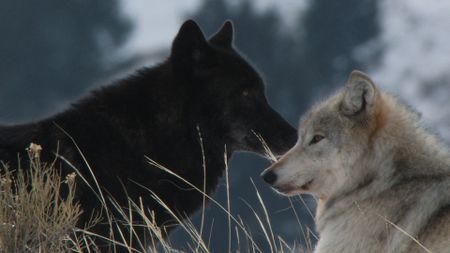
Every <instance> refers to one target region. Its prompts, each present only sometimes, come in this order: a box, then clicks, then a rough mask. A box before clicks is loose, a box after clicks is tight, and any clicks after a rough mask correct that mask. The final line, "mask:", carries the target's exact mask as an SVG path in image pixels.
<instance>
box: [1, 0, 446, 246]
mask: <svg viewBox="0 0 450 253" xmlns="http://www.w3.org/2000/svg"><path fill="white" fill-rule="evenodd" d="M449 12H450V1H445V0H435V1H432V2H429V1H420V0H397V1H389V0H378V1H377V0H341V1H326V0H314V1H312V0H283V1H270V0H246V1H245V0H244V1H238V0H230V1H225V0H186V1H175V0H172V1H157V0H133V1H125V0H122V1H120V0H112V1H101V0H91V1H79V0H65V1H59V0H46V1H23V0H3V1H2V6H1V8H0V33H1V35H0V123H1V124H10V123H18V122H24V121H30V120H37V119H40V118H42V117H45V116H47V115H49V114H51V113H55V112H57V111H61V110H62V109H64V107H66V106H67V105H68V104H69V103H70V101H73V100H74V99H76V98H77V97H79V96H82V95H83V94H85V93H86V92H87V91H88V90H90V89H93V88H95V87H96V86H99V85H105V84H108V82H109V81H111V80H113V79H114V78H118V77H123V76H124V75H127V73H131V72H132V71H133V70H135V69H137V68H139V67H141V66H151V65H153V64H155V63H158V62H160V61H162V60H164V59H165V58H166V57H167V56H168V53H169V50H170V44H171V40H172V39H173V38H174V36H175V35H176V33H177V31H178V28H179V26H180V25H181V23H182V22H183V21H184V20H186V19H188V18H192V19H194V20H196V21H197V22H198V23H199V24H200V25H201V27H202V29H203V31H204V32H205V34H206V35H208V36H209V35H211V34H212V33H213V32H215V31H216V30H217V29H218V28H219V27H220V26H221V24H222V23H223V22H224V20H226V19H231V20H232V21H233V22H234V25H235V32H236V33H235V45H236V47H237V48H238V49H239V50H240V52H242V53H243V54H244V55H245V56H246V57H247V58H248V59H249V60H250V61H251V62H252V63H253V64H254V65H255V66H256V67H257V68H258V69H259V70H260V72H261V73H262V75H263V76H264V79H265V81H266V93H267V96H268V99H269V101H270V103H271V104H272V106H273V107H274V108H275V109H276V110H278V111H279V112H280V113H281V114H282V115H283V116H284V117H285V118H286V119H288V120H289V121H290V122H291V123H292V124H293V125H294V126H297V125H298V119H299V117H300V116H301V115H302V113H303V112H305V110H307V108H308V107H309V106H310V105H311V104H313V103H314V101H316V100H317V99H319V98H322V97H324V96H327V95H329V94H331V93H332V92H333V91H335V90H336V89H338V88H339V87H341V86H342V85H343V84H344V82H345V80H346V78H347V76H348V74H349V73H350V71H351V70H352V69H360V70H363V71H365V72H367V73H369V74H370V75H371V76H372V77H373V79H374V81H375V82H376V83H377V84H379V85H380V86H381V87H382V88H383V89H385V90H387V91H389V92H391V93H393V94H395V95H396V96H398V97H399V98H400V99H401V100H403V101H406V102H407V103H408V104H410V105H411V106H412V108H414V109H415V110H417V111H418V112H419V113H420V114H421V115H422V119H423V121H424V124H425V125H426V126H427V127H428V128H430V129H431V130H432V131H434V132H436V133H437V134H438V135H440V136H441V137H443V138H444V139H445V140H446V141H447V142H448V141H449V140H450V101H449V99H448V98H449V95H450V43H449V41H450V15H448V13H449ZM267 165H268V162H267V161H265V160H264V159H262V158H260V157H257V156H254V155H251V154H238V155H236V156H234V158H233V159H232V161H231V165H230V187H231V189H230V198H231V210H232V213H233V214H234V215H236V216H239V217H241V218H242V219H243V220H244V221H245V223H246V224H248V227H249V230H250V231H251V232H252V233H253V235H254V238H255V240H256V241H258V242H259V243H260V244H261V247H262V248H263V249H267V250H268V247H269V245H268V244H267V243H266V242H264V241H265V239H263V238H264V235H263V231H262V230H261V229H260V228H258V227H259V225H258V220H257V218H256V217H255V212H256V213H257V214H259V215H262V216H264V213H263V210H262V209H261V207H260V204H259V201H258V198H257V193H256V190H255V187H256V188H257V189H258V190H259V192H260V194H261V195H262V198H263V200H264V202H265V203H266V206H267V208H268V210H267V211H268V213H269V216H270V218H271V222H272V228H273V229H274V233H275V234H276V235H278V236H280V237H281V238H283V240H284V241H285V242H286V244H287V245H290V246H292V245H297V246H298V247H299V248H301V247H304V238H305V237H313V236H312V235H311V233H312V232H308V231H313V230H314V227H313V219H312V217H311V215H310V214H309V211H308V209H307V208H305V205H308V206H309V208H310V209H311V211H312V212H313V211H314V200H312V199H311V198H310V197H308V196H304V197H303V199H300V198H292V199H288V198H285V197H281V196H278V195H276V194H275V193H274V192H272V191H271V190H270V189H269V188H268V187H267V186H266V185H264V184H263V183H262V181H261V180H260V178H259V174H260V172H261V171H262V169H263V168H265V167H266V166H267ZM250 179H253V181H254V185H253V184H252V183H251V180H250ZM214 198H216V199H218V200H219V201H220V202H221V203H224V204H225V205H226V189H225V183H224V181H222V183H221V184H220V186H219V188H218V191H217V192H216V194H215V195H214ZM250 207H252V208H253V209H254V210H255V211H253V210H252V208H250ZM294 211H295V212H294ZM206 212H207V213H206V217H207V218H206V224H207V230H206V231H205V238H206V240H207V241H210V248H211V251H212V252H224V249H226V247H227V242H228V240H227V238H228V225H227V215H226V214H224V213H223V212H222V211H221V210H220V209H219V208H217V207H214V206H213V205H209V206H208V208H207V210H206ZM296 214H298V217H299V219H298V220H299V221H300V223H301V224H302V225H299V222H298V220H297V218H296ZM198 216H199V215H198V214H197V215H196V216H194V218H193V221H194V223H196V224H198ZM241 239H242V238H241ZM170 240H171V242H172V244H173V245H174V246H175V247H177V248H179V249H184V250H187V251H189V250H188V246H187V245H186V243H187V242H188V241H189V240H188V239H187V237H186V234H185V233H184V232H183V231H181V230H178V231H176V232H175V233H174V234H173V235H172V236H171V238H170ZM313 241H314V239H313ZM244 244H245V243H242V242H239V241H238V240H237V239H236V236H233V247H234V248H235V249H237V248H238V247H244V246H242V245H244ZM239 245H240V246H239Z"/></svg>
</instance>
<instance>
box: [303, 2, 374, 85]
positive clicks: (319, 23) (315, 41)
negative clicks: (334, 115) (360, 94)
mask: <svg viewBox="0 0 450 253" xmlns="http://www.w3.org/2000/svg"><path fill="white" fill-rule="evenodd" d="M377 10H378V5H377V1H376V0H343V1H331V2H330V1H326V0H315V1H311V5H310V7H309V8H308V11H307V12H305V15H303V16H301V17H300V21H299V27H300V28H301V29H302V31H303V32H302V33H298V35H299V36H300V38H299V39H298V40H299V41H301V42H302V43H301V45H300V46H299V47H298V48H299V52H298V56H297V58H298V59H297V60H298V61H299V62H298V65H300V66H302V69H301V75H302V78H303V79H304V82H306V83H311V84H315V85H317V86H319V87H323V86H330V85H331V86H336V85H338V86H339V85H342V82H343V80H344V79H345V78H346V77H347V76H348V74H349V72H350V71H351V70H352V69H354V68H362V69H364V66H365V64H366V63H364V62H360V61H358V60H357V57H356V55H355V49H358V48H359V47H361V46H363V45H365V43H367V42H369V41H370V40H371V39H373V38H375V37H377V35H378V33H379V26H378V22H377Z"/></svg>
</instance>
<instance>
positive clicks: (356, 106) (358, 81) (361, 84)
mask: <svg viewBox="0 0 450 253" xmlns="http://www.w3.org/2000/svg"><path fill="white" fill-rule="evenodd" d="M377 96H378V89H377V87H376V86H375V84H374V83H373V81H372V80H371V79H370V77H369V76H367V75H366V74H364V73H363V72H361V71H358V70H353V71H352V73H351V74H350V77H349V78H348V81H347V84H346V86H345V91H344V97H343V99H342V103H341V111H342V113H343V114H344V115H346V116H354V115H357V114H359V113H361V112H370V111H371V109H372V108H373V107H374V103H375V100H376V97H377Z"/></svg>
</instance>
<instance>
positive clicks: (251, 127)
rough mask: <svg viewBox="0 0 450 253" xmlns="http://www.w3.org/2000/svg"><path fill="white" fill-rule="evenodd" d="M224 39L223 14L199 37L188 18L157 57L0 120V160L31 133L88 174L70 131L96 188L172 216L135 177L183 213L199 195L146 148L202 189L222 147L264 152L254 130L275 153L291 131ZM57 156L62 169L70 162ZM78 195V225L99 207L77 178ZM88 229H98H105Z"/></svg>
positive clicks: (228, 31) (49, 151) (160, 217)
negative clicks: (213, 29) (78, 94)
mask: <svg viewBox="0 0 450 253" xmlns="http://www.w3.org/2000/svg"><path fill="white" fill-rule="evenodd" d="M232 41H233V27H232V24H231V22H225V24H224V25H223V27H222V28H221V29H220V30H219V31H218V32H217V33H216V34H215V35H214V36H212V37H211V38H210V39H209V40H206V39H205V37H204V35H203V33H202V32H201V30H200V28H199V27H198V26H197V24H196V23H195V22H194V21H186V22H185V23H184V24H183V25H182V26H181V28H180V30H179V32H178V34H177V36H176V38H175V39H174V41H173V44H172V49H171V54H170V56H169V58H168V59H167V60H166V61H164V62H163V63H162V64H160V65H157V66H155V67H151V68H144V69H141V70H139V71H137V72H136V73H135V74H134V75H132V76H129V77H127V78H125V79H123V80H120V81H118V82H116V83H114V84H112V85H109V86H106V87H103V88H101V89H98V90H95V91H93V92H92V93H91V94H90V95H88V96H87V97H85V98H83V99H81V100H79V101H78V102H75V103H74V104H72V105H71V106H70V107H69V108H68V109H67V110H65V111H63V112H61V113H58V114H56V115H54V116H51V117H49V118H47V119H44V120H41V121H38V122H33V123H29V124H22V125H14V126H2V127H0V160H2V161H4V162H9V163H10V164H11V165H12V167H13V166H14V165H15V164H16V163H17V153H24V148H25V147H26V146H28V145H29V143H30V142H34V143H38V144H40V145H42V146H43V148H44V153H43V154H42V159H43V160H51V159H53V158H54V152H56V149H57V146H58V148H59V150H58V153H59V154H60V155H61V156H63V157H65V158H66V159H67V160H68V161H69V162H70V163H71V164H73V165H74V166H75V167H77V168H79V170H80V172H81V174H83V175H84V176H85V177H87V178H88V177H89V172H88V168H87V165H86V163H85V162H84V160H83V158H82V157H81V155H80V153H79V152H78V151H77V149H76V147H75V145H74V143H73V142H72V140H71V138H70V137H72V138H73V139H74V140H75V142H76V144H77V145H78V147H79V149H80V150H81V151H82V153H83V154H84V156H85V158H86V160H87V161H88V162H89V165H90V167H91V168H92V170H93V172H94V174H95V177H96V178H97V180H98V183H99V185H100V186H101V188H102V189H103V190H104V191H105V192H107V193H108V194H110V196H113V197H114V198H115V199H116V200H117V201H118V203H119V204H120V205H122V206H127V203H128V202H127V197H126V196H129V197H130V198H131V199H132V200H133V201H136V202H138V200H139V197H142V199H143V203H144V204H145V205H146V207H147V208H148V209H150V210H153V211H154V213H155V215H156V221H157V223H158V224H159V225H166V224H169V223H170V222H169V221H170V220H171V219H172V217H171V216H170V215H169V214H168V213H167V212H166V211H165V210H164V209H163V208H162V207H161V206H160V205H159V204H157V203H156V202H155V201H154V199H153V198H152V197H151V194H150V192H149V191H148V190H146V189H143V186H144V187H146V188H148V189H150V190H151V191H153V192H154V193H155V194H157V195H158V196H159V197H160V198H161V199H162V200H163V201H164V202H165V203H166V204H167V205H168V206H169V207H170V208H171V209H173V210H175V212H176V213H179V214H182V215H189V214H191V213H192V212H193V211H195V210H196V209H197V208H198V207H200V206H201V205H202V195H201V194H199V193H198V192H196V191H194V190H192V189H189V188H190V187H189V186H188V185H186V184H185V183H183V182H181V181H180V180H179V179H177V178H176V177H174V176H171V175H170V174H168V173H167V172H164V171H162V170H160V169H158V168H156V167H154V166H152V165H150V164H149V163H148V161H147V160H146V159H145V156H147V157H149V158H151V159H153V160H155V161H157V162H158V163H160V164H162V165H164V166H165V167H167V168H169V169H170V170H171V171H173V172H174V173H176V174H178V175H180V176H181V177H183V178H185V179H187V180H188V181H190V182H191V183H192V184H194V185H195V186H197V187H198V188H200V189H203V187H204V185H203V181H204V177H206V179H205V180H206V186H205V187H206V191H207V193H211V192H212V191H213V190H214V188H215V186H216V185H217V182H218V180H219V179H220V177H221V175H222V173H223V171H224V168H225V163H224V154H225V153H226V155H227V157H231V155H232V154H233V153H234V152H235V151H251V152H255V153H258V154H263V153H264V149H263V146H262V145H261V143H260V141H259V140H258V138H256V136H255V134H254V133H253V132H256V133H259V134H260V135H261V136H262V137H263V138H264V139H265V141H266V142H267V144H268V146H269V147H270V148H271V150H272V151H273V152H274V153H275V154H278V155H281V154H283V153H284V152H285V151H287V150H288V149H289V148H290V147H291V146H293V145H294V143H295V142H296V139H297V134H296V130H295V129H294V128H292V127H291V126H290V125H289V124H288V123H287V122H286V121H285V120H283V119H282V118H281V117H280V115H279V114H277V113H276V112H275V111H274V110H273V109H272V108H271V107H270V106H269V105H268V103H267V101H266V98H265V95H264V85H263V81H262V80H261V78H260V76H259V75H258V73H257V72H256V71H255V70H254V68H252V66H251V65H250V64H249V63H248V62H247V61H246V60H244V59H243V58H242V56H240V55H239V53H238V52H237V51H236V50H235V49H234V48H233V46H232ZM63 130H64V131H63ZM199 133H200V134H201V137H202V138H201V139H202V141H201V143H200V138H199ZM69 136H70V137H69ZM200 144H202V145H203V152H204V157H205V164H206V175H204V169H203V161H202V160H203V159H202V148H201V145H200ZM24 156H25V154H22V157H24ZM61 164H62V175H64V174H66V173H69V172H72V171H73V170H72V169H71V168H70V167H69V166H66V165H64V163H61ZM79 182H80V184H82V183H81V181H79ZM125 191H126V194H125ZM77 196H78V199H79V201H80V203H81V205H82V207H83V209H84V210H85V215H84V216H83V217H82V219H81V222H80V223H81V224H82V223H83V222H86V219H87V218H88V217H89V216H90V214H91V213H92V212H93V211H94V210H97V209H98V210H99V209H100V208H101V207H100V202H99V201H98V200H97V199H96V198H95V197H94V196H93V193H92V192H91V190H88V189H87V188H86V187H83V186H80V187H78V192H77ZM81 224H80V225H81ZM99 227H101V226H100V225H99ZM102 229H103V230H104V231H102ZM167 230H170V228H167ZM94 231H96V232H100V233H103V234H104V235H105V236H107V232H106V230H105V228H94ZM105 233H106V234H105Z"/></svg>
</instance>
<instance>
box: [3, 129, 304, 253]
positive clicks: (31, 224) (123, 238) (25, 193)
mask: <svg viewBox="0 0 450 253" xmlns="http://www.w3.org/2000/svg"><path fill="white" fill-rule="evenodd" d="M199 139H200V144H201V145H200V146H201V148H202V151H203V144H202V139H201V133H200V130H199ZM74 143H75V142H74ZM75 145H76V143H75ZM35 148H36V146H34V147H33V146H32V148H30V149H29V154H30V168H29V169H28V170H25V171H26V172H24V170H21V169H19V170H18V171H17V172H16V173H11V170H10V168H7V167H6V166H3V169H2V173H1V175H2V177H1V186H0V191H1V192H0V201H1V206H0V224H1V226H0V252H13V253H15V252H44V253H45V252H98V250H97V247H96V245H95V243H94V240H93V238H97V239H98V237H99V238H100V239H102V240H104V241H108V242H110V244H111V245H112V246H113V247H112V249H111V252H113V251H114V248H115V247H121V248H126V249H127V250H128V252H137V253H139V252H141V253H144V252H164V253H172V252H195V253H209V252H211V251H210V249H209V242H210V240H211V239H212V238H211V237H210V235H205V234H204V231H205V230H204V228H205V226H213V224H205V218H204V217H205V206H206V202H207V201H208V202H209V203H210V204H212V205H216V206H218V207H219V208H220V209H221V210H222V211H223V213H224V219H227V221H228V240H229V241H228V249H227V250H226V251H227V252H248V253H253V252H255V253H256V252H261V253H262V252H263V250H262V246H261V245H260V244H258V243H257V242H256V241H255V239H254V237H253V236H252V233H259V234H261V233H262V234H264V237H265V240H266V242H263V243H267V244H268V245H270V252H272V253H275V252H276V253H284V252H311V251H312V249H311V248H309V249H306V250H304V249H302V248H298V247H297V246H296V245H294V246H292V245H289V244H288V243H286V241H285V240H283V238H281V237H280V236H278V235H276V234H274V232H273V230H272V227H271V219H270V216H269V213H268V211H267V209H266V206H265V203H264V201H263V198H262V196H261V195H260V194H259V191H258V189H257V188H256V186H255V195H256V197H257V199H258V200H259V205H258V206H257V207H252V206H251V205H248V206H249V208H250V209H251V210H252V211H253V213H254V217H255V219H256V220H257V222H258V224H259V227H257V228H255V227H252V228H251V229H250V228H249V227H248V226H247V225H246V223H245V222H244V221H243V220H242V219H241V218H240V217H239V216H238V215H237V216H236V215H233V214H232V213H231V207H230V196H229V192H230V185H229V180H228V165H227V164H226V171H225V177H226V191H227V203H225V204H221V203H219V202H217V201H216V200H215V199H214V198H213V197H211V196H210V195H208V194H206V193H205V189H204V187H201V188H198V187H196V186H195V185H193V184H192V183H190V182H189V181H188V180H186V179H184V178H182V177H180V176H179V175H176V174H174V173H173V172H172V171H170V170H168V169H167V168H165V167H164V166H162V165H160V164H158V163H157V162H156V161H153V160H151V159H150V158H148V162H149V163H150V164H151V165H153V166H155V167H156V168H159V169H161V170H163V171H165V172H166V173H169V174H171V175H173V176H175V177H177V178H179V179H180V180H182V181H184V182H185V183H186V184H187V185H189V186H190V187H191V188H192V189H194V190H196V191H198V192H199V193H201V194H202V196H203V199H204V200H203V203H204V204H203V206H202V209H201V211H202V214H201V221H200V225H199V226H198V227H196V226H195V225H194V224H193V223H192V222H191V220H190V219H189V217H184V219H182V218H180V217H179V215H175V213H176V212H175V211H174V210H171V209H170V207H168V206H167V205H166V204H165V203H164V201H163V200H162V199H160V198H159V197H158V196H157V195H155V194H154V193H153V192H152V191H151V190H150V189H148V188H146V187H144V186H142V188H143V192H144V194H145V191H147V193H149V194H151V195H152V196H153V198H154V199H155V200H156V201H157V202H158V203H159V204H160V205H161V206H163V207H164V208H165V209H166V210H167V211H168V212H169V213H170V214H172V216H173V218H174V219H175V220H176V221H177V223H178V226H179V227H180V228H181V229H182V230H184V232H185V233H187V234H188V235H189V238H190V241H189V242H186V245H187V246H186V247H187V249H182V250H181V249H176V248H174V247H173V246H172V245H171V243H170V241H167V240H164V239H163V234H164V231H162V230H164V228H160V227H158V226H156V225H155V219H154V216H153V214H152V212H151V210H147V207H145V205H144V204H143V203H142V201H139V203H135V202H133V201H132V200H131V199H129V202H128V206H127V207H123V206H120V205H119V204H117V202H115V200H114V199H113V198H111V197H108V196H107V195H106V194H104V193H103V192H102V190H101V188H100V186H98V185H97V184H96V185H93V186H92V185H90V186H89V187H90V188H91V190H92V191H93V194H94V195H95V196H96V197H97V198H98V199H99V201H100V203H102V205H103V206H104V209H105V210H107V211H106V212H107V217H108V218H107V222H108V223H109V226H110V227H111V229H115V230H116V231H119V233H118V236H117V234H116V237H110V238H104V237H101V236H100V235H96V234H94V233H92V232H90V231H89V230H88V229H81V228H76V227H75V225H76V223H77V219H78V217H79V216H80V214H81V212H82V210H81V208H80V206H79V205H78V204H77V203H76V202H74V192H75V180H74V177H75V174H71V175H67V177H66V178H65V180H62V179H61V177H60V175H58V173H57V172H56V171H58V170H55V169H54V168H53V166H54V165H55V164H42V163H41V162H40V160H39V152H40V150H39V151H36V150H35ZM266 150H267V151H268V152H270V150H269V149H266ZM80 152H81V151H80ZM202 153H203V154H204V152H202ZM57 157H58V158H61V159H63V158H62V157H59V156H57ZM269 157H270V158H271V159H276V158H275V157H274V156H273V155H269ZM203 159H205V158H204V155H203ZM63 160H64V159H63ZM224 160H225V161H227V158H226V157H224ZM85 162H86V163H87V161H85ZM69 165H70V164H69ZM88 167H89V166H88ZM74 170H75V171H76V172H77V176H76V177H79V178H80V179H81V180H82V181H84V182H85V183H87V182H88V180H86V178H87V177H89V176H93V173H92V171H91V172H90V175H81V174H80V173H79V171H78V170H76V168H74ZM206 170H207V168H206V165H205V163H203V171H204V173H205V174H206ZM13 174H14V175H16V176H15V177H14V178H15V179H13V177H12V176H13ZM61 192H64V193H65V194H64V195H65V196H64V198H62V197H61V196H60V193H61ZM107 203H108V205H107ZM291 203H292V202H291ZM107 206H113V208H114V209H116V212H115V213H116V216H115V217H114V216H113V215H112V213H113V212H111V210H108V208H107ZM117 213H118V215H117ZM136 216H139V217H136ZM137 218H139V220H142V223H140V224H139V225H136V222H135V221H136V220H138V219H137ZM119 222H120V223H123V222H124V223H125V224H127V225H126V226H125V227H121V226H119V225H118V224H119ZM297 222H298V223H299V224H298V226H300V227H301V226H302V225H301V224H300V220H299V219H298V217H297ZM91 225H93V223H92V224H91ZM142 226H143V227H144V228H145V229H146V231H147V233H148V234H150V235H152V236H151V237H150V238H149V239H147V240H145V241H140V240H139V236H138V232H137V228H138V227H139V228H141V227H142ZM139 231H141V230H139ZM306 234H308V235H310V233H309V232H307V233H305V235H306ZM231 238H237V246H235V248H232V244H231ZM242 238H243V239H242ZM132 241H133V244H132V243H131V242H132ZM260 243H261V242H260ZM311 247H312V246H311ZM242 249H245V250H242Z"/></svg>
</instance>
